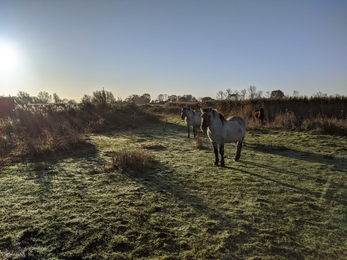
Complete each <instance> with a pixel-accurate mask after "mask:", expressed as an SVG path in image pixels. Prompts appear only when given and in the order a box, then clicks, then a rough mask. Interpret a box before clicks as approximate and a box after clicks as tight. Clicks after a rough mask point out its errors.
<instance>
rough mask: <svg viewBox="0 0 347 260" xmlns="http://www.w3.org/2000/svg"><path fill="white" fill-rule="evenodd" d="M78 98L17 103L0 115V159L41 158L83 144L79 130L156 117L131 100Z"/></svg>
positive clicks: (136, 124) (141, 122)
mask: <svg viewBox="0 0 347 260" xmlns="http://www.w3.org/2000/svg"><path fill="white" fill-rule="evenodd" d="M111 101H112V102H111V103H102V102H101V103H100V100H99V99H96V101H95V100H93V99H90V100H82V102H81V103H79V104H78V105H77V106H75V105H71V106H69V105H68V104H67V105H66V106H64V107H63V108H57V107H54V106H47V107H41V108H39V109H33V108H30V107H26V106H22V107H17V108H16V110H15V116H14V117H13V118H10V119H0V162H2V163H4V162H11V161H19V160H23V159H24V158H25V159H28V158H35V159H36V158H43V157H45V156H46V155H50V154H55V153H59V152H69V151H72V150H73V148H75V147H76V146H79V145H83V144H85V140H84V138H83V134H86V133H91V132H104V131H109V130H113V129H123V128H137V127H141V126H143V125H144V124H147V123H149V122H157V121H158V118H157V117H156V116H154V115H152V114H150V113H148V112H146V111H144V110H143V109H142V108H141V107H138V106H136V105H135V104H132V103H125V102H120V103H119V102H118V103H117V102H113V100H111Z"/></svg>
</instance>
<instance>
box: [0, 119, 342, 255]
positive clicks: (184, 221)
mask: <svg viewBox="0 0 347 260" xmlns="http://www.w3.org/2000/svg"><path fill="white" fill-rule="evenodd" d="M86 141H87V142H89V143H90V146H86V147H84V148H82V149H79V150H76V151H74V153H72V154H69V155H67V156H65V157H63V156H62V157H56V158H52V159H50V160H46V161H44V162H35V163H18V164H13V165H10V166H6V167H3V168H1V169H0V205H1V207H0V258H1V259H141V258H142V259H346V258H347V251H346V248H347V215H346V214H347V181H346V180H347V178H346V177H347V176H346V175H347V173H346V169H347V159H346V158H347V148H346V147H347V140H346V138H343V137H334V136H327V135H314V134H311V133H307V132H287V131H279V130H276V131H274V130H267V129H266V130H264V129H263V130H262V129H258V130H256V129H255V130H249V131H248V132H247V135H246V139H245V145H244V147H243V151H242V155H241V159H240V161H239V162H233V161H232V158H233V157H234V153H235V147H234V145H231V144H228V145H226V149H225V151H226V156H227V158H226V161H225V163H226V167H224V168H221V167H216V166H214V165H213V161H214V154H213V150H212V146H211V145H210V143H209V141H208V140H207V138H206V137H202V139H200V140H198V141H197V139H194V138H190V139H188V138H187V133H186V127H185V126H184V124H183V121H181V120H180V119H178V118H166V119H163V121H162V122H161V123H155V124H152V125H149V126H146V127H143V128H141V129H126V130H124V131H113V132H109V133H105V134H97V135H95V134H94V135H89V136H88V137H87V138H86ZM119 151H122V154H123V153H125V152H126V151H132V152H134V153H140V154H146V155H148V156H149V157H146V158H147V159H148V158H150V162H151V164H149V165H146V168H145V169H143V170H142V169H141V170H137V169H136V168H135V169H133V168H131V167H130V168H127V165H126V164H125V165H123V166H124V167H122V169H120V168H119V167H114V160H113V159H114V157H113V156H114V155H115V154H116V153H117V152H119ZM141 158H142V157H141V156H140V157H139V159H138V160H141ZM140 165H141V164H140Z"/></svg>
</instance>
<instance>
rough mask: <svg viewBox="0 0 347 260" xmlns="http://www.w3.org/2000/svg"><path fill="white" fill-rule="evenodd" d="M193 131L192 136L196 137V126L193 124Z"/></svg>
mask: <svg viewBox="0 0 347 260" xmlns="http://www.w3.org/2000/svg"><path fill="white" fill-rule="evenodd" d="M193 131H194V138H195V137H196V135H197V133H198V131H197V127H196V126H193Z"/></svg>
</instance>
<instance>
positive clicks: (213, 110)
mask: <svg viewBox="0 0 347 260" xmlns="http://www.w3.org/2000/svg"><path fill="white" fill-rule="evenodd" d="M212 113H213V116H215V115H216V113H217V114H218V115H219V119H220V121H221V122H222V124H223V125H224V121H226V119H225V117H224V116H223V115H222V114H221V113H219V112H218V111H217V110H216V109H212Z"/></svg>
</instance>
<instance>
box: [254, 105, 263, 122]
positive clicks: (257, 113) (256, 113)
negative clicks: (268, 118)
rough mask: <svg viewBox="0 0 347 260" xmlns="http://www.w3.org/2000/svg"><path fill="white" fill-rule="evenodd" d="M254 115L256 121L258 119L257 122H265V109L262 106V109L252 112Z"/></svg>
mask: <svg viewBox="0 0 347 260" xmlns="http://www.w3.org/2000/svg"><path fill="white" fill-rule="evenodd" d="M252 117H253V120H254V121H257V122H259V123H261V124H263V123H264V109H263V108H260V109H257V110H254V111H253V112H252Z"/></svg>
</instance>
